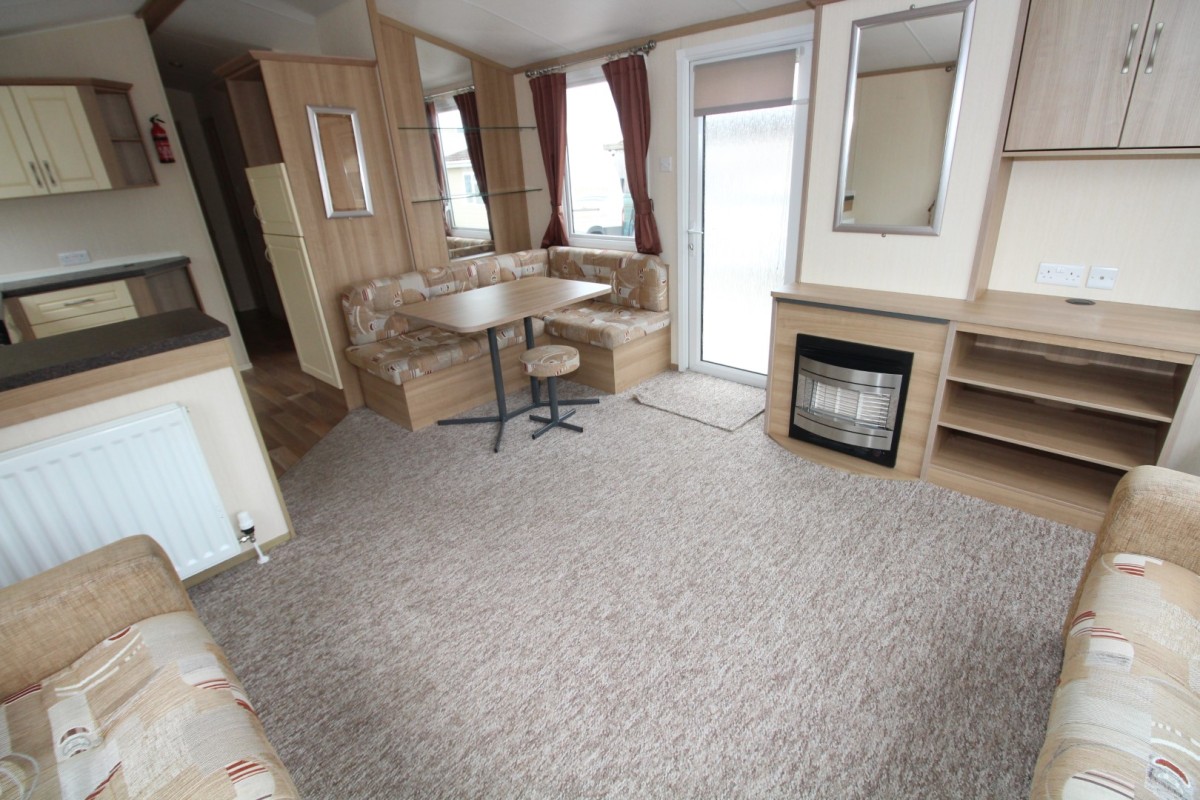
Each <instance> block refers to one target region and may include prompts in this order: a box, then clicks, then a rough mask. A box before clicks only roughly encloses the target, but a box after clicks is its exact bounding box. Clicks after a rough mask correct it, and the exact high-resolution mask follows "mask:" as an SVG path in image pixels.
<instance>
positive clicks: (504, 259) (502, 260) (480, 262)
mask: <svg viewBox="0 0 1200 800" xmlns="http://www.w3.org/2000/svg"><path fill="white" fill-rule="evenodd" d="M547 262H548V257H547V254H546V251H545V250H521V251H520V252H517V253H504V254H502V255H495V256H483V257H481V258H474V259H471V260H470V261H466V262H462V263H466V264H471V265H473V266H474V268H475V271H476V274H477V275H478V283H477V284H476V286H489V285H491V284H493V283H503V282H505V281H515V280H520V279H521V278H528V277H529V276H531V275H545V274H547V271H548V270H547Z"/></svg>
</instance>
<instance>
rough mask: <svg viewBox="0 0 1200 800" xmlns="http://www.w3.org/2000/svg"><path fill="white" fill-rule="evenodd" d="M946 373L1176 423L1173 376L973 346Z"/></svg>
mask: <svg viewBox="0 0 1200 800" xmlns="http://www.w3.org/2000/svg"><path fill="white" fill-rule="evenodd" d="M946 377H947V378H949V379H950V380H954V381H958V382H960V383H968V384H973V385H975V386H983V387H986V388H990V389H998V390H1001V391H1005V392H1012V393H1014V394H1020V395H1025V396H1026V397H1038V398H1042V399H1046V400H1057V401H1059V402H1063V403H1070V404H1072V405H1076V406H1081V407H1084V408H1093V409H1097V410H1099V411H1107V412H1110V413H1114V414H1124V415H1127V416H1131V417H1139V418H1141V419H1149V420H1154V421H1155V422H1171V420H1172V418H1173V417H1174V413H1175V404H1176V402H1177V398H1176V395H1175V385H1174V376H1173V375H1172V374H1167V373H1164V372H1142V371H1135V370H1131V369H1122V368H1120V367H1114V366H1107V365H1103V364H1084V365H1079V364H1067V363H1061V362H1057V361H1050V360H1048V359H1046V358H1043V357H1041V356H1039V355H1032V354H1029V353H1022V352H1017V351H1011V350H999V349H992V348H981V347H975V348H972V349H971V350H970V352H969V353H966V354H964V355H963V357H962V358H961V359H958V360H957V361H956V362H955V363H952V364H951V365H950V369H949V372H948V373H947V376H946Z"/></svg>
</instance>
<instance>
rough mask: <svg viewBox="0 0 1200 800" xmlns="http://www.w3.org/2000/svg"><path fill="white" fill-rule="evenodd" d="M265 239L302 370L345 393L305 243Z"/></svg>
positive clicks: (269, 236) (294, 238)
mask: <svg viewBox="0 0 1200 800" xmlns="http://www.w3.org/2000/svg"><path fill="white" fill-rule="evenodd" d="M263 239H264V240H265V241H266V244H267V260H269V261H270V262H271V267H272V269H274V271H275V281H276V283H278V284H279V296H280V298H281V299H282V300H283V309H284V312H285V313H286V314H287V319H288V327H289V328H291V331H292V341H293V342H294V343H295V345H296V356H297V357H298V358H299V360H300V369H302V370H303V371H304V372H307V373H308V374H309V375H312V376H313V377H315V378H318V379H320V380H322V381H325V383H328V384H330V385H331V386H336V387H337V388H339V389H341V388H342V379H341V377H340V376H339V375H338V369H337V357H336V356H335V355H334V352H333V344H332V342H330V339H329V328H328V327H326V325H325V317H324V316H323V315H322V313H321V306H320V303H319V302H318V299H317V283H316V280H315V279H314V278H313V269H312V262H311V261H310V260H309V258H308V248H307V247H305V245H304V239H303V238H301V237H299V236H274V235H272V234H269V233H268V234H264V235H263Z"/></svg>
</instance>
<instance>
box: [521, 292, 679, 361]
mask: <svg viewBox="0 0 1200 800" xmlns="http://www.w3.org/2000/svg"><path fill="white" fill-rule="evenodd" d="M542 320H543V321H544V322H545V323H546V333H548V334H550V335H551V336H556V337H558V338H559V339H566V340H567V341H570V342H582V343H583V344H590V345H595V346H596V347H603V348H605V349H606V350H616V349H617V348H618V347H620V346H621V345H624V344H628V343H630V342H632V341H633V340H634V339H641V338H642V337H644V336H646V334H649V333H654V332H655V331H659V330H662V329H663V328H666V327H667V326H668V325H670V324H671V312H669V311H647V310H645V309H640V308H629V307H628V306H618V305H614V304H613V303H606V302H604V301H602V300H592V301H589V302H587V303H583V304H581V305H577V306H571V307H570V308H564V309H561V310H558V311H550V312H548V313H545V314H543V315H542Z"/></svg>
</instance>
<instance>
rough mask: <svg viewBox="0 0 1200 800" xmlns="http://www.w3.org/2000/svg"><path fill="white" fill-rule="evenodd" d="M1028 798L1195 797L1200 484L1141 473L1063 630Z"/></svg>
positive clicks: (1095, 552)
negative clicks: (1059, 661)
mask: <svg viewBox="0 0 1200 800" xmlns="http://www.w3.org/2000/svg"><path fill="white" fill-rule="evenodd" d="M1064 641H1065V648H1064V655H1063V666H1062V673H1061V676H1060V679H1059V684H1058V688H1057V690H1056V692H1055V695H1054V701H1053V703H1052V705H1051V708H1050V719H1049V723H1048V726H1047V734H1046V740H1045V744H1044V746H1043V747H1042V750H1041V754H1040V756H1039V758H1038V761H1037V765H1036V768H1035V771H1034V779H1033V787H1032V791H1031V797H1033V798H1037V800H1042V798H1080V799H1081V800H1082V799H1084V798H1157V799H1159V800H1162V799H1164V798H1192V797H1195V796H1196V794H1197V792H1196V786H1197V782H1198V781H1200V478H1197V477H1195V476H1192V475H1187V474H1184V473H1181V472H1174V471H1172V470H1168V469H1163V468H1160V467H1150V466H1143V467H1137V468H1135V469H1133V470H1131V471H1130V472H1128V473H1127V474H1126V475H1125V477H1123V478H1122V479H1121V481H1120V483H1119V484H1118V485H1117V488H1116V490H1115V492H1114V494H1113V497H1112V501H1111V503H1110V506H1109V509H1108V514H1107V516H1106V517H1105V520H1104V523H1103V526H1102V527H1101V530H1100V533H1099V535H1098V536H1097V539H1096V544H1095V546H1094V547H1093V549H1092V553H1091V556H1090V557H1089V559H1088V562H1087V566H1086V568H1085V570H1084V576H1083V579H1082V581H1081V582H1080V585H1079V588H1078V590H1077V592H1076V595H1075V600H1074V602H1073V604H1072V608H1071V611H1070V613H1069V614H1068V617H1067V621H1066V625H1065V628H1064Z"/></svg>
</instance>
